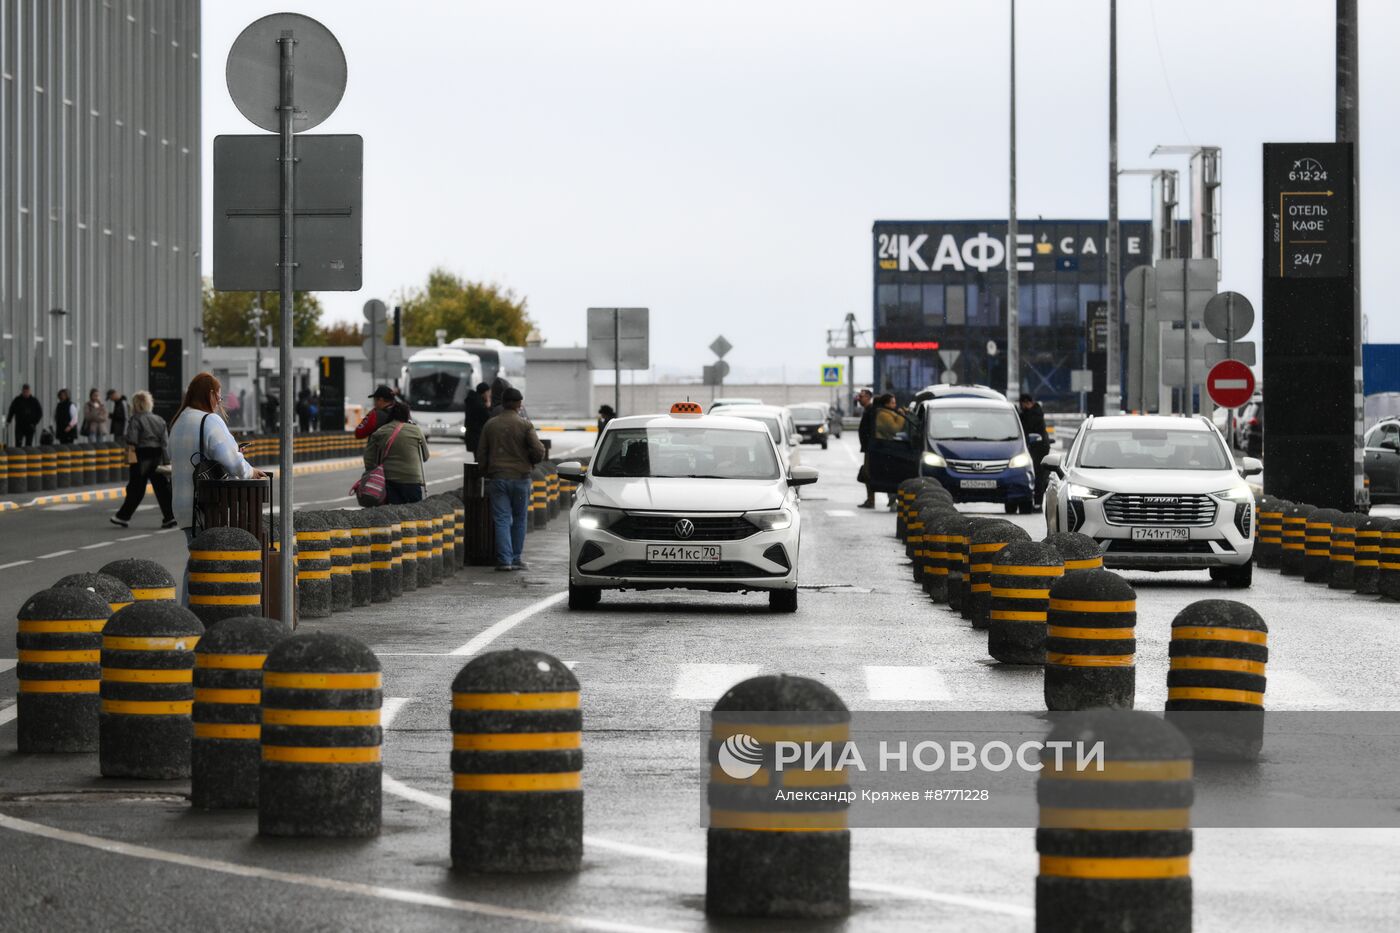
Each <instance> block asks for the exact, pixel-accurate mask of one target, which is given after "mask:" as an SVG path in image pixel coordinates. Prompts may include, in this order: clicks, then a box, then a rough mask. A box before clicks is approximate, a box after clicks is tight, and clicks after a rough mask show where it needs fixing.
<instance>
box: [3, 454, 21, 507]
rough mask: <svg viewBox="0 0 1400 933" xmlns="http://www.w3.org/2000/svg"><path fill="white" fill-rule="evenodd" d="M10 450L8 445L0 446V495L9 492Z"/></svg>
mask: <svg viewBox="0 0 1400 933" xmlns="http://www.w3.org/2000/svg"><path fill="white" fill-rule="evenodd" d="M10 450H11V448H9V447H0V495H8V494H9V492H10ZM15 491H16V492H19V491H20V490H15Z"/></svg>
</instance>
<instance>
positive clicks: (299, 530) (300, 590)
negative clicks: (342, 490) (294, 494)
mask: <svg viewBox="0 0 1400 933" xmlns="http://www.w3.org/2000/svg"><path fill="white" fill-rule="evenodd" d="M292 527H293V528H294V529H295V531H296V542H297V555H296V581H297V616H298V617H299V618H303V619H324V618H326V617H327V616H329V615H330V614H331V612H332V609H331V604H332V600H333V594H332V583H331V531H330V528H329V527H328V526H327V525H326V520H325V518H324V517H323V516H322V515H321V513H319V512H293V513H292Z"/></svg>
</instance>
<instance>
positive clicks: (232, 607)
mask: <svg viewBox="0 0 1400 933" xmlns="http://www.w3.org/2000/svg"><path fill="white" fill-rule="evenodd" d="M262 571H263V553H262V548H261V546H260V545H259V544H258V539H257V538H255V537H254V536H253V535H252V534H251V533H250V532H247V531H244V530H243V529H242V528H208V529H206V530H204V531H201V532H200V533H199V535H198V536H197V537H196V538H195V539H194V541H192V542H191V543H190V557H189V590H190V591H189V604H190V611H191V612H193V613H194V614H195V615H196V616H198V617H199V620H200V621H201V622H203V623H204V624H205V625H206V626H208V625H213V624H214V623H216V622H219V621H220V620H222V619H229V618H233V617H234V616H247V615H255V614H256V613H257V612H258V611H259V607H260V606H261V605H262V598H263V587H262Z"/></svg>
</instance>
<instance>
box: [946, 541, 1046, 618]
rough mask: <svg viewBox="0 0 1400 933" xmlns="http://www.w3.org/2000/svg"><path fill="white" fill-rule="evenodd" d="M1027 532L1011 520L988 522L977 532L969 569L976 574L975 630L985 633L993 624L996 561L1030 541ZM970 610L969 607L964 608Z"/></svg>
mask: <svg viewBox="0 0 1400 933" xmlns="http://www.w3.org/2000/svg"><path fill="white" fill-rule="evenodd" d="M1030 539H1031V536H1030V535H1028V534H1026V532H1025V530H1024V529H1022V528H1021V527H1019V526H1017V525H1013V524H1011V523H1010V522H1008V521H1004V520H998V521H994V522H984V523H982V524H981V525H979V526H978V527H976V528H974V529H973V532H972V539H971V544H970V546H969V548H968V569H969V570H970V571H971V574H972V577H971V579H972V586H971V588H970V589H969V591H968V595H969V596H970V597H971V599H970V600H967V601H965V602H970V603H971V607H970V608H971V622H972V627H973V628H975V629H978V630H979V631H980V630H983V629H986V628H987V627H989V626H990V625H991V612H992V561H994V560H996V556H997V554H998V553H1000V551H1001V549H1002V548H1004V547H1006V546H1007V545H1008V544H1011V543H1013V542H1015V541H1030ZM964 608H965V610H966V608H967V607H966V606H965V607H964ZM963 615H964V616H965V617H966V616H967V615H968V613H967V611H964V612H963Z"/></svg>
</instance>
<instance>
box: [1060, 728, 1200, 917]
mask: <svg viewBox="0 0 1400 933" xmlns="http://www.w3.org/2000/svg"><path fill="white" fill-rule="evenodd" d="M1051 742H1066V743H1073V744H1072V745H1071V746H1070V747H1069V748H1063V747H1061V748H1060V749H1054V748H1051V747H1048V746H1049V743H1051ZM1098 743H1101V746H1102V750H1103V757H1102V762H1101V765H1100V764H1099V763H1098V762H1096V761H1093V760H1090V761H1086V762H1084V765H1083V767H1080V760H1079V757H1078V752H1079V750H1080V749H1085V750H1092V749H1093V748H1094V747H1095V746H1096V744H1098ZM1056 751H1059V752H1061V754H1060V755H1059V756H1058V757H1057V755H1056V754H1055V753H1056ZM1041 764H1042V769H1041V772H1040V777H1039V780H1038V781H1037V787H1036V798H1037V800H1038V801H1039V803H1040V825H1039V828H1038V829H1037V830H1036V833H1035V848H1036V852H1037V853H1039V856H1040V871H1039V873H1038V874H1037V876H1036V879H1035V928H1036V929H1037V930H1040V931H1045V933H1051V931H1054V933H1062V931H1079V933H1099V931H1105V933H1106V931H1115V933H1126V931H1138V930H1141V931H1148V930H1150V931H1152V933H1189V931H1190V930H1191V903H1192V896H1191V848H1192V839H1191V828H1190V827H1191V804H1192V803H1193V801H1194V788H1193V786H1192V762H1191V745H1190V744H1189V743H1188V742H1187V740H1186V738H1185V737H1184V736H1183V735H1182V734H1181V733H1180V732H1178V731H1177V730H1176V729H1174V728H1172V726H1171V725H1169V724H1168V723H1165V722H1163V721H1162V720H1161V719H1158V718H1157V717H1156V716H1153V715H1151V714H1149V713H1140V712H1133V711H1131V710H1090V711H1087V712H1083V713H1075V714H1074V715H1072V716H1067V717H1065V719H1064V720H1062V721H1061V722H1059V723H1058V724H1057V725H1056V726H1055V727H1054V728H1053V729H1052V730H1051V731H1050V735H1049V736H1048V737H1047V748H1046V749H1045V750H1044V751H1042V752H1041Z"/></svg>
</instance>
